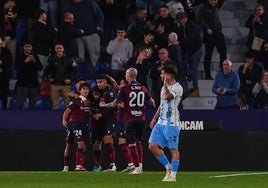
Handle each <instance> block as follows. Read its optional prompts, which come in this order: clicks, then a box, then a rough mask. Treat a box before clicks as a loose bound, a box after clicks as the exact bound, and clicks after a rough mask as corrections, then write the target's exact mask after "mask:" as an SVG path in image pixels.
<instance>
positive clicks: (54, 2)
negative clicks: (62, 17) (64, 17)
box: [40, 0, 59, 28]
mask: <svg viewBox="0 0 268 188" xmlns="http://www.w3.org/2000/svg"><path fill="white" fill-rule="evenodd" d="M58 7H59V6H58V0H40V9H42V10H44V11H46V12H48V18H49V25H50V27H51V28H55V27H57V26H58Z"/></svg>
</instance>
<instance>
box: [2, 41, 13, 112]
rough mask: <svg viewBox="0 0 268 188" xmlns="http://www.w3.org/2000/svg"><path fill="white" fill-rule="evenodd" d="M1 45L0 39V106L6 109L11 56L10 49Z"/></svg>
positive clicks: (10, 73) (10, 74)
mask: <svg viewBox="0 0 268 188" xmlns="http://www.w3.org/2000/svg"><path fill="white" fill-rule="evenodd" d="M1 45H2V40H1V39H0V100H1V101H2V108H3V109H7V101H8V100H7V99H8V92H9V80H10V78H11V76H12V72H11V66H12V56H11V53H10V51H9V50H8V49H7V48H4V47H2V46H1Z"/></svg>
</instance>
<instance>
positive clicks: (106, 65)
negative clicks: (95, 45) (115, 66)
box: [96, 62, 111, 74]
mask: <svg viewBox="0 0 268 188" xmlns="http://www.w3.org/2000/svg"><path fill="white" fill-rule="evenodd" d="M109 73H111V63H110V62H98V63H97V64H96V74H109Z"/></svg>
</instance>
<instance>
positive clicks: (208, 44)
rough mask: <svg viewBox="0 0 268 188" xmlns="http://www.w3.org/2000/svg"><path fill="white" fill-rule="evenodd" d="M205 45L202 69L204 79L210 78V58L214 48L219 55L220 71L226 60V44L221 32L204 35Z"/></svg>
mask: <svg viewBox="0 0 268 188" xmlns="http://www.w3.org/2000/svg"><path fill="white" fill-rule="evenodd" d="M204 44H205V59H204V69H205V76H206V78H208V77H210V76H211V58H212V54H213V50H214V48H215V47H216V48H217V50H218V52H219V54H220V65H219V66H220V69H222V63H223V61H224V60H225V59H227V50H226V42H225V39H224V35H223V33H222V32H220V33H213V34H212V35H204Z"/></svg>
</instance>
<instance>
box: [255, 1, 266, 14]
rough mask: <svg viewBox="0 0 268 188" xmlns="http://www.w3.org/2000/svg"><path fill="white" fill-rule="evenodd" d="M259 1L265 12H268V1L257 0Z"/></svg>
mask: <svg viewBox="0 0 268 188" xmlns="http://www.w3.org/2000/svg"><path fill="white" fill-rule="evenodd" d="M257 3H258V4H261V5H263V7H264V12H266V13H268V1H267V0H257Z"/></svg>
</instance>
